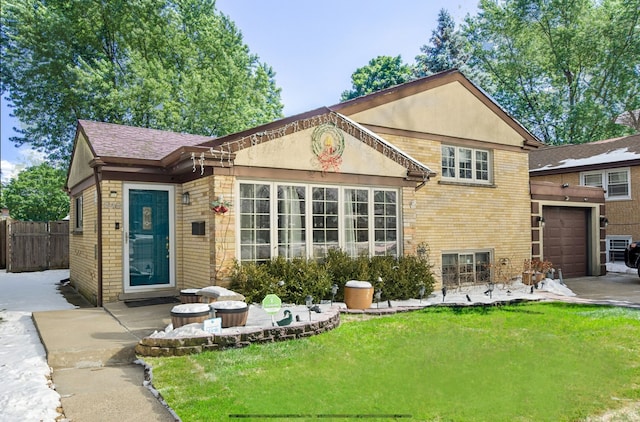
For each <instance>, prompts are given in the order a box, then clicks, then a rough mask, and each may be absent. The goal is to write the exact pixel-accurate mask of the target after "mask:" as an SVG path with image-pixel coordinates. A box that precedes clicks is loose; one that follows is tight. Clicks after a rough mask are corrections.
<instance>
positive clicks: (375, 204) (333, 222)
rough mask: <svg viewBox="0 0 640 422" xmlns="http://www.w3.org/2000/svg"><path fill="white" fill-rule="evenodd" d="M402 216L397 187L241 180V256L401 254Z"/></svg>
mask: <svg viewBox="0 0 640 422" xmlns="http://www.w3.org/2000/svg"><path fill="white" fill-rule="evenodd" d="M398 217H399V216H398V191H397V190H395V189H381V188H371V187H351V186H348V187H345V186H315V185H305V184H288V183H277V182H240V183H239V227H238V230H239V234H240V236H239V238H240V242H239V249H240V250H239V253H240V254H239V256H240V260H241V261H266V260H270V259H272V258H274V257H276V256H283V257H285V258H287V259H290V258H295V257H303V258H305V257H306V258H321V257H324V256H326V255H327V252H328V251H329V250H330V249H337V248H340V249H342V250H344V251H345V252H346V253H348V254H349V255H350V256H353V257H355V256H359V255H363V254H364V255H392V256H397V255H398V253H399V252H398V251H399V247H398V239H399V235H398V230H399V227H398Z"/></svg>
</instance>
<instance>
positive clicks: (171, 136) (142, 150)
mask: <svg viewBox="0 0 640 422" xmlns="http://www.w3.org/2000/svg"><path fill="white" fill-rule="evenodd" d="M78 123H79V125H80V129H81V131H82V132H83V133H84V134H85V135H86V137H87V139H88V141H89V144H90V145H91V148H92V149H93V152H94V153H95V154H96V156H97V157H118V158H133V159H144V160H161V159H162V158H164V157H165V156H167V155H168V154H170V153H171V152H173V151H175V150H176V149H178V148H180V147H182V146H194V145H198V144H201V143H203V142H207V141H211V140H212V139H213V137H211V136H201V135H189V134H186V133H176V132H167V131H164V130H157V129H146V128H139V127H133V126H123V125H118V124H113V123H101V122H93V121H89V120H80V121H79V122H78Z"/></svg>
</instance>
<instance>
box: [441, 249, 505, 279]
mask: <svg viewBox="0 0 640 422" xmlns="http://www.w3.org/2000/svg"><path fill="white" fill-rule="evenodd" d="M471 254H473V274H474V277H473V278H474V280H473V282H472V283H471V284H472V285H476V284H482V283H487V282H488V281H489V280H492V277H493V270H492V269H491V267H489V269H488V272H489V280H478V276H477V274H478V271H477V265H478V264H477V255H478V254H489V261H488V264H489V265H490V264H491V263H492V262H493V256H494V251H493V249H469V250H451V251H442V253H441V255H440V267H441V271H440V276H441V278H442V284H443V285H444V286H455V287H459V286H463V285H469V283H462V282H461V281H460V273H459V271H458V276H457V280H456V281H455V282H454V283H445V276H444V257H445V255H457V259H458V269H459V268H460V261H459V259H460V256H461V255H471Z"/></svg>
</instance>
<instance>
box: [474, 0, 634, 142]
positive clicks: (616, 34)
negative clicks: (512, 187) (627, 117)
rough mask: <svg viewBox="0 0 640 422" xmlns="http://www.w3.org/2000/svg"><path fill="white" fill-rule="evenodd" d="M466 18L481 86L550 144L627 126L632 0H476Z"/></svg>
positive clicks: (631, 104)
mask: <svg viewBox="0 0 640 422" xmlns="http://www.w3.org/2000/svg"><path fill="white" fill-rule="evenodd" d="M479 10H480V12H479V14H478V15H477V16H475V17H471V18H468V19H467V25H466V31H465V32H466V34H467V36H468V38H469V40H470V42H471V43H472V45H473V50H472V58H473V62H472V65H474V66H478V67H480V68H481V69H482V70H483V71H484V72H486V74H487V75H488V77H489V78H490V84H489V85H487V86H484V88H485V89H487V90H488V91H489V92H491V93H492V95H493V96H494V97H495V98H496V100H497V101H498V103H500V104H501V105H502V106H504V107H505V108H506V109H507V110H508V111H509V112H511V113H512V114H513V115H514V116H515V117H516V118H518V119H519V120H520V121H521V122H522V123H523V124H524V126H526V127H527V128H529V129H530V130H531V131H532V132H533V133H534V134H535V135H536V136H538V137H539V138H540V139H542V140H543V141H545V142H547V143H550V144H562V143H583V142H590V141H594V140H598V139H605V138H609V137H614V136H619V135H622V134H625V133H629V129H628V128H626V127H625V126H621V125H617V124H615V123H614V121H615V118H616V116H618V115H620V114H621V113H623V112H625V111H630V110H635V109H638V108H640V24H639V19H640V0H527V1H524V0H505V1H500V2H498V1H494V0H481V1H480V5H479Z"/></svg>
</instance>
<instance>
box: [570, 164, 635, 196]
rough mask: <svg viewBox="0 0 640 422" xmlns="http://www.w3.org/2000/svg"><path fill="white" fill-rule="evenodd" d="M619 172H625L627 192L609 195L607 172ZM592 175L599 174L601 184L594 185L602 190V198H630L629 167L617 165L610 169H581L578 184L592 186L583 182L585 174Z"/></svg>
mask: <svg viewBox="0 0 640 422" xmlns="http://www.w3.org/2000/svg"><path fill="white" fill-rule="evenodd" d="M621 172H625V173H626V175H627V194H626V195H613V196H610V195H609V189H608V187H609V174H610V173H621ZM593 175H598V176H600V184H601V185H602V186H596V187H601V188H602V189H603V190H604V198H605V200H607V201H628V200H630V199H631V168H630V167H617V168H612V169H607V170H593V171H583V172H580V185H581V186H593V185H587V184H586V182H585V178H586V177H587V176H593Z"/></svg>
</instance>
